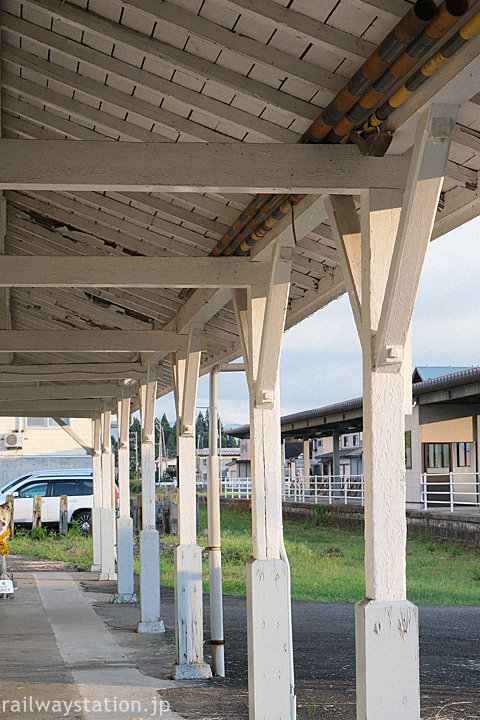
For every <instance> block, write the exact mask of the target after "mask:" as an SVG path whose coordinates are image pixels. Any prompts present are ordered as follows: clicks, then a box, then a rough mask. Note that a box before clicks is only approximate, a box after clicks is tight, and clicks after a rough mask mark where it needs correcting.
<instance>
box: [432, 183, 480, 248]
mask: <svg viewBox="0 0 480 720" xmlns="http://www.w3.org/2000/svg"><path fill="white" fill-rule="evenodd" d="M479 213H480V188H477V189H476V190H469V189H468V188H461V187H456V188H454V189H453V190H449V191H448V192H446V193H445V194H444V196H443V207H441V208H439V209H438V210H437V215H436V219H435V225H434V226H433V232H432V239H433V240H435V238H438V237H441V236H442V235H445V233H447V232H450V230H454V229H455V228H457V227H459V226H460V225H463V224H464V223H466V222H468V221H469V220H473V218H476V217H477V216H478V215H479Z"/></svg>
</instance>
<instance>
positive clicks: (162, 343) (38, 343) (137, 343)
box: [0, 330, 187, 353]
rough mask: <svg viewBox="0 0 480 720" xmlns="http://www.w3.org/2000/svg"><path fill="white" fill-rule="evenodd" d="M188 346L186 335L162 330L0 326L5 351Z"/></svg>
mask: <svg viewBox="0 0 480 720" xmlns="http://www.w3.org/2000/svg"><path fill="white" fill-rule="evenodd" d="M186 348H187V338H185V337H182V336H180V335H178V334H177V333H173V332H167V331H163V330H45V331H37V330H0V351H3V352H22V353H24V352H28V353H30V352H60V353H61V352H75V353H82V352H158V351H161V350H162V351H169V352H172V351H178V350H186Z"/></svg>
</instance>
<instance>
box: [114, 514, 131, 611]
mask: <svg viewBox="0 0 480 720" xmlns="http://www.w3.org/2000/svg"><path fill="white" fill-rule="evenodd" d="M117 552H118V560H117V574H118V586H117V595H118V596H120V597H122V596H124V597H126V596H129V595H130V596H131V595H134V594H135V588H134V583H133V520H132V518H130V517H121V518H118V520H117ZM119 602H122V601H119ZM126 602H131V600H127V601H126Z"/></svg>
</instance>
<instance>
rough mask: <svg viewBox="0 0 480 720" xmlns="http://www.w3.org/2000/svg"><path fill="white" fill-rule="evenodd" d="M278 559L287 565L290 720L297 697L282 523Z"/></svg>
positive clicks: (294, 717) (290, 599)
mask: <svg viewBox="0 0 480 720" xmlns="http://www.w3.org/2000/svg"><path fill="white" fill-rule="evenodd" d="M280 557H281V559H282V560H283V561H284V562H285V563H286V565H287V577H288V644H289V648H288V660H289V671H290V672H289V675H290V720H296V718H297V696H296V695H295V666H294V662H293V629H292V587H291V575H290V562H289V560H288V555H287V551H286V550H285V541H284V538H283V523H282V526H281V528H280Z"/></svg>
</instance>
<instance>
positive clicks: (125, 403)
mask: <svg viewBox="0 0 480 720" xmlns="http://www.w3.org/2000/svg"><path fill="white" fill-rule="evenodd" d="M129 392H130V390H129V388H128V387H126V386H124V388H123V397H122V399H121V400H119V401H118V403H117V428H118V495H119V512H118V518H117V555H118V562H117V566H118V567H117V575H118V583H117V592H116V594H115V596H114V598H113V602H114V603H131V602H136V600H137V596H136V594H135V588H134V582H133V577H134V575H133V520H132V518H131V517H130V447H129V436H128V433H129V428H130V395H129Z"/></svg>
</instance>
